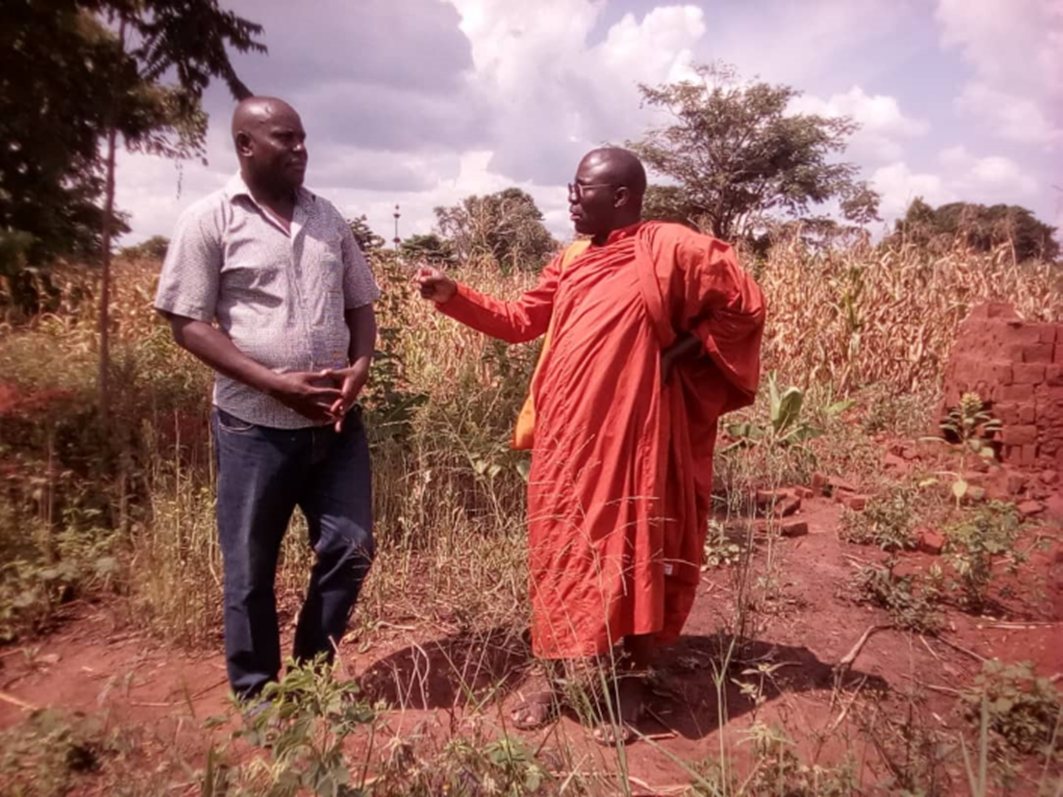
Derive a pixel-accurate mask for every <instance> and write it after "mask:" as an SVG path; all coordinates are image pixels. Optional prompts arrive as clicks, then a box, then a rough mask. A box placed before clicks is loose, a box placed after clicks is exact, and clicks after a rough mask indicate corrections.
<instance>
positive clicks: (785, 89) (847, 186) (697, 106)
mask: <svg viewBox="0 0 1063 797" xmlns="http://www.w3.org/2000/svg"><path fill="white" fill-rule="evenodd" d="M695 71H696V72H697V75H698V79H697V80H695V81H681V82H678V83H671V84H663V85H660V86H657V87H650V86H646V85H641V86H640V87H639V88H640V90H641V91H642V95H643V99H644V102H646V103H647V104H649V105H650V106H654V107H657V108H661V109H664V110H667V111H669V112H670V113H671V114H672V116H673V117H674V121H673V123H672V124H670V125H667V126H664V127H657V128H651V129H650V130H648V131H647V132H646V134H645V137H644V138H643V139H642V140H640V141H636V142H629V143H628V146H629V147H631V149H633V150H634V151H635V152H636V153H638V155H639V156H640V157H641V158H642V159H643V160H644V161H645V162H646V164H647V165H648V166H649V167H650V169H651V170H652V171H653V172H656V173H657V174H658V175H661V176H663V177H665V178H668V179H669V180H670V181H672V183H673V184H672V185H667V186H660V187H654V188H653V189H651V190H650V191H649V192H648V195H647V200H648V202H647V206H648V211H649V212H648V214H646V215H647V218H655V217H657V218H666V219H670V220H673V221H683V222H685V223H688V224H692V225H696V226H699V227H704V228H707V229H708V230H709V231H711V232H712V234H713V235H715V236H717V237H719V238H722V239H724V240H734V239H736V238H740V237H745V236H748V235H750V234H751V233H752V232H754V231H755V230H756V229H757V228H759V227H762V226H763V225H764V223H765V220H767V219H770V218H772V217H778V216H780V215H781V216H789V217H802V216H806V215H808V213H809V210H810V208H811V207H812V206H813V205H820V204H823V203H826V202H830V201H836V202H837V203H838V205H839V208H840V210H841V212H842V214H843V215H844V216H845V218H846V219H848V220H850V221H853V222H856V223H867V222H869V221H872V220H874V219H876V218H878V215H877V211H878V199H879V198H878V195H877V194H876V193H875V192H874V191H872V190H871V189H870V188H869V187H868V186H867V184H866V183H865V182H862V181H859V180H858V179H857V175H858V172H859V170H858V168H857V167H856V166H855V165H853V164H851V163H845V162H837V161H835V160H834V159H833V158H834V156H835V155H836V154H838V153H841V152H844V150H845V147H846V140H847V139H848V137H849V136H850V135H851V134H852V133H853V132H854V131H855V130H856V129H857V125H856V123H855V122H853V121H852V119H849V118H848V117H840V118H829V117H823V116H817V115H813V114H790V113H787V109H788V107H789V105H790V102H791V100H793V99H794V98H795V97H797V96H798V95H799V92H798V91H796V90H795V89H793V88H791V87H790V86H785V85H774V86H773V85H770V84H768V83H764V82H753V83H746V84H739V83H738V82H737V79H736V73H735V71H734V69H733V68H731V67H728V66H725V65H721V64H714V65H702V66H698V67H696V69H695ZM657 214H659V215H657Z"/></svg>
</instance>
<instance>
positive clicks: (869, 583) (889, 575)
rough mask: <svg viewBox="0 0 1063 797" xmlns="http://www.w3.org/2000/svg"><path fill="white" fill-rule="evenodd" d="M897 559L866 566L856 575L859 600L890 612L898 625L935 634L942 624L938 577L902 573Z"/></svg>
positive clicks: (918, 631) (919, 631) (921, 632)
mask: <svg viewBox="0 0 1063 797" xmlns="http://www.w3.org/2000/svg"><path fill="white" fill-rule="evenodd" d="M896 566H897V561H896V559H894V558H892V557H891V558H890V559H889V560H887V561H886V566H885V567H878V566H875V565H871V566H868V567H863V568H861V569H860V571H859V572H858V573H857V575H856V594H857V600H858V601H860V602H862V603H870V604H872V605H874V606H878V607H880V608H883V609H885V610H886V611H888V612H889V614H890V618H891V619H892V620H893V622H894V623H895V624H896V625H897V627H898V628H904V629H908V630H909V631H915V632H916V633H920V634H933V633H936V632H937V630H938V629H939V628H940V626H941V616H940V614H939V613H938V610H937V605H938V603H939V602H940V596H939V592H938V590H937V587H936V585H935V583H934V579H932V578H931V579H925V580H924V579H922V578H920V577H919V576H918V575H915V574H909V575H900V574H898V573H897V572H896V570H895V568H896Z"/></svg>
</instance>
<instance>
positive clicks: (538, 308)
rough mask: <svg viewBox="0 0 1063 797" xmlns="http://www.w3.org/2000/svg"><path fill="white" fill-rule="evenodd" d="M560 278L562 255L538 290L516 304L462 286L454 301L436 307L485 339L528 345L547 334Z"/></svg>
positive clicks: (543, 276)
mask: <svg viewBox="0 0 1063 797" xmlns="http://www.w3.org/2000/svg"><path fill="white" fill-rule="evenodd" d="M560 274H561V255H558V256H557V257H555V258H554V259H553V260H551V261H550V263H549V264H548V265H547V266H546V268H544V269H543V271H542V274H540V275H539V282H538V283H537V284H536V286H535V287H534V288H532V289H531V290H530V291H527V292H526V293H524V294H523V295H522V296H521V297H520V298H519V299H516V300H515V301H512V302H506V301H502V300H500V299H495V298H494V297H491V296H487V295H485V294H482V293H480V292H479V291H476V290H473V289H472V288H470V287H469V286H468V285H462V284H460V283H459V284H458V292H457V293H456V294H455V295H454V296H453V298H451V299H450V300H449V301H447V302H444V303H443V304H439V305H436V307H437V309H438V310H439V312H441V313H443V314H444V315H448V316H450V317H451V318H453V319H455V320H456V321H460V322H461V323H463V324H465V325H466V326H469V327H472V328H473V329H475V330H477V331H479V332H483V333H484V334H485V335H490V336H491V337H493V338H499V339H501V340H504V341H506V342H507V343H524V342H525V341H529V340H534V339H535V338H537V337H539V336H540V335H542V334H543V333H545V332H546V328H547V327H548V326H549V324H550V316H551V314H552V313H553V309H554V293H555V292H556V291H557V281H558V277H559V276H560Z"/></svg>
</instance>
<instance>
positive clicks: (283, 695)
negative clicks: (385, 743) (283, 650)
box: [205, 657, 375, 797]
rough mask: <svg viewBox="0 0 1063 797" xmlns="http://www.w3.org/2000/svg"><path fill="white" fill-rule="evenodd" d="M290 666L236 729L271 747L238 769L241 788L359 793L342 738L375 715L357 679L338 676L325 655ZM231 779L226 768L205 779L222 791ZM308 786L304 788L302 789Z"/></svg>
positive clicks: (333, 795)
mask: <svg viewBox="0 0 1063 797" xmlns="http://www.w3.org/2000/svg"><path fill="white" fill-rule="evenodd" d="M288 666H289V669H288V672H287V673H286V674H285V675H284V677H283V678H282V679H281V680H280V681H279V682H277V683H271V684H268V685H267V686H266V688H265V689H264V690H263V692H262V696H261V700H262V702H261V703H260V704H258V705H257V706H255V707H254V708H251V709H249V708H248V707H247V706H246V705H242V704H241V705H238V706H237V707H238V708H239V709H241V710H244V711H245V715H244V722H245V727H244V728H243V729H242V730H239V731H237V732H236V733H235V734H234V735H235V736H236V737H238V738H241V739H243V740H245V741H247V742H249V743H250V744H252V745H254V746H255V747H259V748H263V749H268V750H269V759H268V760H266V759H262V758H255V759H253V760H252V761H251V762H250V763H248V764H245V765H243V766H242V767H241V768H240V770H239V771H238V772H236V773H235V774H236V777H235V782H236V783H238V784H239V787H240V791H239V792H238V793H243V794H248V795H252V794H254V795H266V796H267V797H295V795H296V794H302V793H310V794H315V795H320V796H321V797H340V796H341V795H355V794H359V793H360V792H358V791H356V790H355V789H354V787H353V785H352V783H351V781H352V774H353V773H352V772H351V770H350V768H349V765H348V761H347V759H346V757H345V756H344V751H343V744H344V741H345V740H346V739H347V737H349V736H350V735H351V734H352V733H353V732H354V731H355V730H357V729H358V728H360V727H362V726H365V725H369V724H370V723H372V722H373V721H374V719H375V713H374V711H373V709H372V708H371V707H370V706H369V705H368V704H367V703H365V702H364V701H363V700H361V699H360V697H361V693H360V690H359V688H358V685H357V684H356V683H354V682H353V681H340V680H338V679H337V678H336V677H335V673H334V667H333V666H332V665H329V664H327V663H325V661H324V658H323V657H319V658H317V659H315V660H314V661H312V662H308V663H306V664H303V665H297V664H296V663H295V662H291V661H290V662H289V663H288ZM228 779H229V776H228V773H227V772H226V771H225V770H224V768H220V769H216V771H213V772H211V773H208V775H207V777H206V779H205V782H209V783H210V784H211V788H214V789H220V790H222V791H224V786H225V781H226V780H228ZM304 790H305V791H304Z"/></svg>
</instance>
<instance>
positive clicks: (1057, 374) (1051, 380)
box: [1045, 364, 1063, 387]
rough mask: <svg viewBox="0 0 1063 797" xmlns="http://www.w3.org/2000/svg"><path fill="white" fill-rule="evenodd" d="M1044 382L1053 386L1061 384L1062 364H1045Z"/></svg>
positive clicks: (1062, 380)
mask: <svg viewBox="0 0 1063 797" xmlns="http://www.w3.org/2000/svg"><path fill="white" fill-rule="evenodd" d="M1045 382H1046V383H1047V384H1049V385H1052V386H1053V387H1059V386H1060V385H1063V365H1059V364H1052V365H1046V366H1045Z"/></svg>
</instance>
